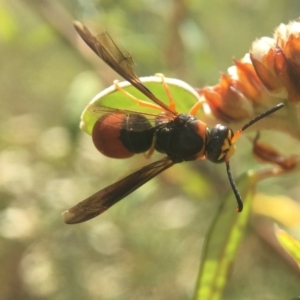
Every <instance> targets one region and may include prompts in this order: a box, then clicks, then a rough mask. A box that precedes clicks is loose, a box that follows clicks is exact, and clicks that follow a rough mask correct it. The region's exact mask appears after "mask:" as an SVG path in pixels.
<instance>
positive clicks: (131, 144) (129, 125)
mask: <svg viewBox="0 0 300 300" xmlns="http://www.w3.org/2000/svg"><path fill="white" fill-rule="evenodd" d="M74 27H75V29H76V31H77V33H78V34H79V35H80V36H81V38H82V39H83V40H84V41H85V43H86V44H87V45H88V46H89V47H90V48H91V49H92V50H93V51H94V52H95V53H96V54H97V55H98V56H99V57H100V58H101V59H102V60H103V61H104V62H105V63H106V64H107V65H109V66H110V67H111V68H112V69H113V70H114V71H116V72H117V73H118V74H119V75H120V76H122V77H123V78H124V79H126V80H127V81H128V82H129V83H130V84H131V85H132V86H134V87H135V88H136V89H137V90H139V91H140V92H141V93H143V94H144V95H145V96H146V97H147V98H149V99H150V100H151V101H152V102H151V103H150V102H144V101H142V100H138V99H133V100H134V101H137V102H138V104H139V105H142V106H148V107H151V108H154V109H159V110H160V113H158V114H155V115H154V124H152V123H151V122H150V121H149V118H148V117H149V115H147V114H144V113H141V112H136V111H129V110H124V109H116V108H110V107H104V106H99V108H97V111H96V112H95V113H99V119H98V120H97V121H96V123H95V125H94V127H93V131H92V139H93V142H94V145H95V147H96V148H97V149H98V150H99V151H100V152H101V153H102V154H104V155H105V156H108V157H112V158H128V157H131V156H133V155H134V154H137V153H147V154H146V155H147V156H151V154H152V153H153V152H154V151H158V152H160V153H163V154H165V156H164V157H163V158H161V159H160V160H158V161H155V162H153V163H150V164H148V165H146V166H144V167H142V168H140V169H138V170H136V171H135V172H133V173H132V174H130V175H128V176H126V177H124V178H123V179H121V180H119V181H117V182H115V183H113V184H111V185H109V186H107V187H105V188H104V189H102V190H100V191H98V192H96V193H95V194H93V195H92V196H90V197H88V198H87V199H85V200H83V201H82V202H80V203H78V204H77V205H75V206H73V207H71V208H69V209H68V210H67V211H65V212H64V213H63V215H64V221H65V222H66V223H68V224H75V223H80V222H84V221H87V220H89V219H92V218H94V217H96V216H98V215H99V214H101V213H103V212H104V211H106V210H107V209H108V208H110V207H111V206H112V205H114V204H115V203H117V202H118V201H120V200H122V199H123V198H124V197H126V196H127V195H129V194H130V193H132V192H134V191H135V190H136V189H138V188H139V187H140V186H142V185H143V184H145V183H146V182H148V181H149V180H150V179H152V178H153V177H155V176H157V175H158V174H160V173H161V172H163V171H164V170H166V169H168V168H170V167H172V166H173V165H174V164H177V163H181V162H183V161H194V160H197V159H208V160H210V161H211V162H213V163H225V165H226V171H227V175H228V179H229V182H230V185H231V187H232V190H233V192H234V194H235V197H236V200H237V211H238V212H241V211H242V209H243V202H242V199H241V196H240V193H239V191H238V189H237V186H236V184H235V182H234V179H233V177H232V174H231V170H230V164H229V160H230V158H231V156H232V155H233V154H234V153H235V142H236V140H237V139H238V138H239V136H240V135H241V134H242V132H243V131H244V130H245V129H247V128H248V127H249V126H251V125H252V124H254V123H255V122H257V121H259V120H260V119H262V118H264V117H266V116H268V115H270V114H272V113H274V112H276V111H277V110H279V109H281V108H282V107H283V106H284V104H283V103H280V104H278V105H276V106H274V107H273V108H271V109H269V110H267V111H265V112H264V113H262V114H261V115H258V116H257V117H255V118H253V119H252V120H250V122H248V123H247V124H245V125H244V126H243V127H242V128H241V129H240V130H238V131H237V132H235V133H234V132H233V131H232V130H231V129H230V128H229V127H227V126H224V125H221V124H218V125H216V126H215V127H213V128H212V129H209V128H208V126H207V125H206V124H205V123H204V122H203V121H201V120H199V119H197V118H196V117H195V114H196V112H197V110H198V109H199V107H200V106H201V105H202V104H201V102H198V103H196V104H195V105H194V106H193V107H192V108H191V110H190V112H189V113H188V114H183V113H178V112H177V111H176V107H175V103H174V101H173V99H172V97H171V95H170V90H169V89H168V86H167V84H164V82H163V79H162V82H163V84H164V88H165V91H166V92H167V94H168V95H169V96H168V98H169V100H170V103H169V105H168V104H166V103H164V102H162V101H161V100H160V99H158V98H157V97H156V96H155V95H154V94H153V93H152V92H151V91H150V90H149V89H148V88H147V87H146V86H145V85H144V84H143V83H142V82H141V81H140V79H139V77H138V76H137V75H136V73H135V71H134V68H133V61H132V58H131V56H125V55H124V54H123V53H122V52H121V51H120V50H119V48H118V46H117V45H116V44H115V43H114V41H113V40H112V39H111V37H110V36H109V35H108V34H107V33H105V34H102V35H101V36H98V37H96V36H94V35H93V34H92V33H91V32H90V31H89V30H88V29H87V27H85V26H84V25H82V24H81V23H80V22H78V21H74ZM116 87H117V88H118V89H119V90H120V91H121V92H123V93H126V92H125V91H124V90H122V89H121V88H120V87H119V86H118V85H117V84H116ZM128 96H129V97H131V96H130V95H128ZM132 98H133V97H132Z"/></svg>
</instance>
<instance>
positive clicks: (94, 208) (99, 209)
mask: <svg viewBox="0 0 300 300" xmlns="http://www.w3.org/2000/svg"><path fill="white" fill-rule="evenodd" d="M173 164H174V162H172V160H171V159H170V158H169V157H165V158H163V159H161V160H159V161H156V162H154V163H152V164H149V165H147V166H145V167H142V168H141V169H139V170H137V171H135V172H133V173H132V174H130V175H128V176H126V177H125V178H123V179H121V180H119V181H117V182H116V183H113V184H111V185H110V186H108V187H106V188H104V189H102V190H101V191H99V192H97V193H95V194H94V195H92V196H90V197H88V198H87V199H85V200H83V201H82V202H80V203H78V204H77V205H75V206H73V207H71V208H69V209H68V210H66V211H65V212H64V213H63V218H64V221H65V223H67V224H76V223H81V222H84V221H87V220H89V219H92V218H94V217H96V216H98V215H100V214H101V213H103V212H104V211H106V210H107V209H108V208H110V207H111V206H112V205H114V204H115V203H117V202H118V201H120V200H122V199H123V198H124V197H126V196H127V195H129V194H130V193H132V192H133V191H135V190H136V189H137V188H139V187H140V186H142V185H143V184H144V183H146V182H147V181H149V180H150V179H152V178H153V177H155V176H156V175H158V174H159V173H161V172H163V171H164V170H166V169H168V168H170V167H171V166H173Z"/></svg>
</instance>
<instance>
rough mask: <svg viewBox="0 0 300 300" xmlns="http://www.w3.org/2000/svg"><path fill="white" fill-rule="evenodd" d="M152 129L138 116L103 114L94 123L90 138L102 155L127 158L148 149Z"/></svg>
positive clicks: (152, 132) (150, 143)
mask: <svg viewBox="0 0 300 300" xmlns="http://www.w3.org/2000/svg"><path fill="white" fill-rule="evenodd" d="M153 134H154V128H153V127H152V126H151V124H150V122H149V120H148V119H147V118H146V117H144V116H143V115H139V114H123V113H111V114H105V115H103V116H102V117H101V118H99V120H98V121H97V122H96V123H95V125H94V128H93V132H92V138H93V142H94V145H95V147H96V148H97V149H98V151H100V152H101V153H102V154H104V155H105V156H108V157H112V158H127V157H131V156H133V155H134V154H136V153H142V152H145V151H147V150H149V149H150V147H151V145H152V141H153Z"/></svg>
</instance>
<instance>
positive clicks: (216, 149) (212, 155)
mask: <svg viewBox="0 0 300 300" xmlns="http://www.w3.org/2000/svg"><path fill="white" fill-rule="evenodd" d="M232 137H233V131H232V130H231V129H230V128H228V127H227V126H224V125H220V124H218V125H216V126H215V127H214V128H212V129H211V130H210V133H209V135H208V137H207V142H206V147H205V156H206V158H207V159H208V160H210V161H212V162H214V163H222V162H224V161H225V160H226V158H227V159H228V158H229V157H230V156H232V155H233V154H234V152H235V145H233V144H232V143H231V139H232Z"/></svg>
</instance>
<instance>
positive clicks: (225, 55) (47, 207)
mask: <svg viewBox="0 0 300 300" xmlns="http://www.w3.org/2000/svg"><path fill="white" fill-rule="evenodd" d="M299 14H300V5H299V2H298V1H285V0H278V1H271V0H263V1H254V2H253V1H234V0H232V1H220V0H211V1H195V0H193V1H151V0H149V1H143V2H140V3H138V4H137V2H136V1H89V2H87V1H79V0H78V1H67V0H65V1H60V2H56V1H42V0H40V1H33V0H32V1H0V89H1V90H0V95H1V100H0V101H1V109H0V145H1V146H0V147H1V148H0V151H1V152H0V208H1V212H0V241H1V244H0V245H1V246H0V265H1V268H0V299H22V300H23V299H25V300H26V299H72V300H76V299H78V300H79V299H80V300H81V299H143V300H144V299H156V300H159V299H180V300H181V299H191V298H192V297H193V293H194V289H195V283H196V279H197V274H198V269H199V265H200V256H201V249H202V245H203V240H204V238H205V235H206V233H207V231H208V228H209V226H210V224H211V222H212V220H213V217H214V215H215V214H216V211H217V208H218V206H219V201H220V199H221V198H222V196H223V195H224V193H225V192H226V191H228V190H229V189H230V187H229V183H228V182H227V178H226V173H225V167H224V166H216V165H212V164H211V163H209V162H193V163H186V164H182V165H178V166H175V167H173V168H172V169H171V170H169V171H167V172H165V173H164V174H162V175H161V176H160V177H159V178H156V179H154V180H152V181H151V182H149V183H148V184H146V185H145V186H144V187H142V188H140V189H139V190H137V191H136V192H135V193H134V194H132V195H130V196H128V197H127V198H126V199H125V200H123V201H121V202H120V203H119V204H117V205H116V206H114V207H113V208H111V209H110V210H109V211H108V212H106V213H104V214H103V215H101V216H100V217H98V218H95V219H94V220H91V221H90V222H87V223H85V224H81V225H74V226H69V225H65V224H64V223H63V222H62V219H61V212H62V211H64V210H65V209H66V208H68V207H70V206H72V205H74V204H76V203H77V202H78V201H80V200H82V199H84V198H86V197H87V196H89V195H91V194H92V193H94V192H95V191H97V190H99V189H100V188H103V187H105V186H106V185H108V184H110V183H112V182H114V181H115V180H116V179H118V178H120V177H122V176H123V175H125V174H127V173H128V172H129V170H132V169H135V168H137V167H138V166H140V165H143V164H146V163H147V162H146V160H145V159H144V158H143V157H136V158H133V159H130V160H124V161H121V160H120V161H116V160H112V159H109V158H105V157H103V156H102V155H100V154H99V153H97V151H96V150H95V149H94V147H93V145H92V142H91V138H90V137H89V136H88V135H86V134H85V133H83V132H80V130H79V127H78V123H79V117H80V114H81V111H82V110H83V109H84V107H85V105H86V104H87V103H88V102H89V101H90V99H91V98H92V97H93V96H94V95H95V94H96V93H97V92H99V91H100V90H102V89H103V88H105V87H107V86H108V85H110V84H111V83H112V80H113V79H116V78H118V76H117V75H116V74H115V73H114V72H112V71H111V70H109V69H108V67H106V66H105V65H104V64H103V63H102V62H100V60H99V59H97V58H96V57H95V56H90V55H89V54H90V53H87V56H86V57H84V56H83V53H84V51H86V50H87V49H85V50H83V49H82V48H80V46H79V44H78V43H77V35H76V33H75V31H74V30H73V27H72V23H71V21H72V19H78V20H80V21H82V22H83V23H86V24H88V25H90V27H91V26H92V28H93V29H94V30H93V31H94V32H96V30H97V28H99V31H100V28H106V29H107V30H108V31H109V32H111V33H112V35H113V36H116V38H117V40H118V41H119V42H120V43H121V44H122V45H123V48H125V49H128V50H129V51H130V52H131V53H132V55H133V57H134V60H135V63H136V70H137V73H138V74H139V75H140V76H146V75H152V74H154V73H156V72H161V73H164V74H165V75H166V76H168V77H177V78H179V79H182V80H184V81H186V82H188V83H189V84H191V85H193V86H197V87H202V86H204V85H208V84H210V85H213V84H216V83H217V81H218V79H219V73H220V71H222V72H225V71H226V69H227V68H228V67H229V66H231V65H232V62H231V59H232V57H236V58H240V57H242V56H243V55H244V54H245V53H246V52H247V51H248V49H249V47H250V45H251V43H252V41H253V40H254V39H255V38H256V37H261V36H270V35H271V34H272V32H273V29H274V28H275V27H276V26H278V25H279V24H280V23H281V22H284V23H287V22H288V21H289V20H291V19H294V18H297V17H298V16H299ZM269 142H270V143H271V144H273V145H275V146H278V145H279V146H280V150H281V151H283V152H285V151H287V152H288V151H291V150H293V151H294V152H296V151H297V149H298V152H299V145H298V144H297V143H295V142H294V141H293V140H291V139H290V138H289V137H287V136H285V135H284V134H277V133H276V135H275V136H274V135H272V136H271V137H269ZM237 146H238V152H237V154H236V156H235V157H234V158H233V159H232V169H233V173H234V174H235V177H237V175H238V174H241V173H243V172H244V171H245V170H248V169H251V168H254V169H255V168H260V165H258V163H257V162H256V161H255V160H254V158H253V157H252V156H251V143H249V142H248V140H247V139H246V138H244V139H243V142H242V141H239V143H238V145H237ZM297 147H298V148H297ZM297 176H298V177H299V174H296V175H295V174H292V175H288V176H286V177H280V178H273V179H269V180H268V181H265V182H262V183H261V184H260V185H259V187H258V188H259V190H260V192H262V193H268V194H270V195H278V194H282V195H285V196H287V197H290V198H293V199H294V200H295V201H298V202H299V179H297ZM281 205H283V203H282V202H281ZM235 206H236V204H235V203H232V209H233V210H234V209H235ZM277 207H278V210H279V211H282V215H284V214H286V211H285V210H284V207H281V206H277ZM284 218H285V219H288V215H284ZM251 224H252V226H250V227H249V230H248V232H247V234H246V235H245V237H244V240H243V243H242V245H241V248H240V250H239V252H238V254H237V257H236V263H235V265H234V268H233V270H232V274H231V279H230V281H229V285H228V286H227V288H226V290H225V296H224V299H231V300H232V299H289V298H292V297H293V296H296V295H298V294H300V288H299V286H300V285H299V274H298V273H297V271H296V268H293V267H292V266H293V265H292V264H289V263H288V262H287V261H286V260H285V259H284V258H283V256H282V255H281V253H279V252H277V250H278V249H279V246H276V245H274V241H273V240H272V239H270V236H272V234H273V233H272V232H271V231H270V228H273V227H272V226H273V223H272V221H271V220H270V219H268V218H267V217H257V216H255V215H254V214H253V217H252V222H251ZM297 226H298V227H297ZM293 231H294V232H293V233H294V235H296V236H298V237H299V236H300V233H299V225H298V224H297V223H296V224H294V226H293ZM270 245H271V246H270ZM278 251H279V250H278Z"/></svg>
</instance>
